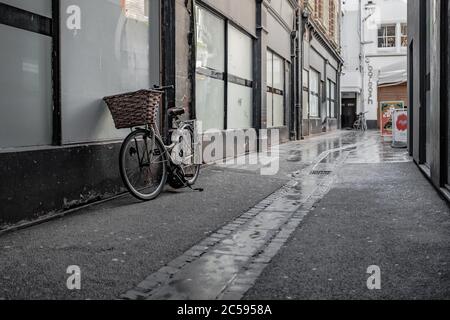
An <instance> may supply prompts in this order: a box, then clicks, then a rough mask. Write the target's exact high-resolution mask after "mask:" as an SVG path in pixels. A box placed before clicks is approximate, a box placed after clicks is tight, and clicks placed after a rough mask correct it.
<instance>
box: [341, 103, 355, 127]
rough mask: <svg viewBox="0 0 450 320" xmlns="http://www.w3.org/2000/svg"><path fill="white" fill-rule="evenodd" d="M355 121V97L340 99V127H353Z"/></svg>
mask: <svg viewBox="0 0 450 320" xmlns="http://www.w3.org/2000/svg"><path fill="white" fill-rule="evenodd" d="M355 121H356V97H354V98H343V99H342V129H347V128H353V124H354V123H355Z"/></svg>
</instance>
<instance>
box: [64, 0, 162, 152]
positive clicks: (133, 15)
mask: <svg viewBox="0 0 450 320" xmlns="http://www.w3.org/2000/svg"><path fill="white" fill-rule="evenodd" d="M60 2H61V15H62V16H63V17H67V13H66V10H67V8H68V7H70V6H73V5H76V6H78V7H79V8H80V12H79V15H78V18H77V13H76V11H74V12H75V13H74V14H72V15H74V19H75V20H76V19H79V27H80V29H77V28H75V27H76V24H75V25H73V26H71V28H68V27H67V19H66V18H64V19H61V69H62V70H61V73H62V74H61V85H62V90H61V91H62V135H63V143H67V144H69V143H84V142H93V141H108V140H111V139H122V138H123V136H125V135H126V134H127V133H128V132H127V130H116V129H115V127H114V124H113V121H112V118H111V115H110V113H109V111H108V109H107V108H106V106H105V104H104V103H103V101H102V97H105V96H109V95H113V94H118V93H123V92H129V91H135V90H139V89H142V88H150V87H151V86H152V85H153V84H156V83H157V81H158V78H159V65H158V62H159V59H154V57H155V56H156V57H159V46H158V42H157V41H158V39H157V37H155V39H153V41H154V42H152V43H150V39H151V37H153V34H154V33H159V25H158V24H156V23H155V21H156V18H157V17H158V9H157V8H153V7H152V8H153V9H152V10H151V12H150V11H149V10H150V7H149V0H123V1H119V0H114V1H91V0H60ZM152 3H153V1H152ZM152 5H153V4H152ZM150 16H151V18H150ZM158 37H159V36H158ZM154 60H156V62H154V63H150V61H154ZM152 71H153V72H152ZM155 78H156V79H155Z"/></svg>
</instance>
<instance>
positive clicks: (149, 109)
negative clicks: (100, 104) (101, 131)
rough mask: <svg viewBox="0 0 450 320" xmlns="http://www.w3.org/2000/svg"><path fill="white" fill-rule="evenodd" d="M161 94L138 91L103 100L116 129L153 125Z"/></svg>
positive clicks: (152, 91) (155, 120)
mask: <svg viewBox="0 0 450 320" xmlns="http://www.w3.org/2000/svg"><path fill="white" fill-rule="evenodd" d="M162 94H163V93H162V92H160V91H154V90H139V91H136V92H128V93H124V94H118V95H114V96H110V97H105V98H103V101H105V103H106V104H107V105H108V108H109V110H110V111H111V114H112V117H113V120H114V124H115V126H116V128H117V129H124V128H132V127H138V126H143V125H147V124H155V123H157V121H158V119H157V117H158V109H159V106H160V103H161V98H162Z"/></svg>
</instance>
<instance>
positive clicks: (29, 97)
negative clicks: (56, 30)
mask: <svg viewBox="0 0 450 320" xmlns="http://www.w3.org/2000/svg"><path fill="white" fill-rule="evenodd" d="M2 2H5V3H6V4H8V5H10V6H15V7H18V8H20V9H23V10H26V11H27V12H28V13H24V14H23V15H22V16H21V18H22V19H17V20H16V22H17V25H15V26H7V25H3V24H0V39H2V48H1V49H0V70H1V73H0V114H1V116H0V148H10V147H28V146H39V145H50V144H52V131H53V130H52V123H53V122H52V118H53V117H52V114H53V112H52V110H53V108H52V106H53V102H52V60H51V59H52V35H51V30H46V26H45V25H50V20H49V18H51V8H52V1H51V0H39V1H12V0H9V1H2ZM11 14H12V13H11ZM32 14H37V15H39V16H40V19H32ZM21 21H22V23H21ZM23 21H26V22H27V23H25V24H24V23H23ZM44 24H45V25H44ZM37 30H39V31H37Z"/></svg>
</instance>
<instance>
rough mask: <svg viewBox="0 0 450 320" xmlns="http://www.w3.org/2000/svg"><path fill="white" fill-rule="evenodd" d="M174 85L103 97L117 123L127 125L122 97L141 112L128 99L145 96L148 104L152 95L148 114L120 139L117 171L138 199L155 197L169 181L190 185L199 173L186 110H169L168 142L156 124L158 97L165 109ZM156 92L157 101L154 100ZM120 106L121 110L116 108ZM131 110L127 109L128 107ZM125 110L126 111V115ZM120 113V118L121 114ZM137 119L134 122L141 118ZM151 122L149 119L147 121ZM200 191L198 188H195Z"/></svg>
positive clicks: (193, 125) (192, 127)
mask: <svg viewBox="0 0 450 320" xmlns="http://www.w3.org/2000/svg"><path fill="white" fill-rule="evenodd" d="M173 88H174V86H162V87H159V86H154V90H141V91H138V92H135V93H128V94H124V95H117V96H113V97H106V98H104V100H105V102H107V104H108V106H109V107H110V110H111V113H112V114H113V118H114V121H115V123H116V127H118V128H120V127H122V128H123V127H126V126H130V124H131V122H130V120H128V119H127V120H126V121H125V122H127V121H128V123H125V124H122V123H120V121H121V120H124V119H123V118H124V117H130V114H128V113H127V112H124V111H123V109H120V107H119V105H122V106H123V105H124V104H125V103H122V104H121V101H125V102H128V107H129V109H132V110H131V111H132V112H142V110H141V109H137V107H136V106H133V105H132V103H130V101H142V99H138V98H139V97H141V96H144V97H145V99H143V100H144V101H145V104H148V102H147V101H148V99H147V96H150V98H152V97H153V98H154V100H150V101H154V102H153V106H151V107H152V108H153V109H151V108H150V107H149V110H150V115H146V118H147V119H148V118H149V117H150V118H151V119H150V121H146V123H139V124H140V125H139V126H137V125H133V126H130V127H131V128H130V130H131V133H130V134H129V135H128V136H127V137H126V138H125V140H124V142H123V143H122V147H121V149H120V155H119V167H120V175H121V178H122V180H123V182H124V185H125V187H126V188H127V190H128V191H129V192H130V193H131V194H132V195H133V196H134V197H135V198H137V199H139V200H142V201H150V200H153V199H155V198H157V197H158V196H159V195H160V194H161V192H162V191H163V189H164V187H165V185H166V184H167V183H168V184H169V185H170V186H171V187H172V188H174V189H180V188H187V187H188V188H191V189H193V188H192V186H193V185H194V184H195V183H196V181H197V179H198V177H199V174H200V164H198V161H196V160H197V159H196V151H197V150H198V149H197V148H198V146H199V142H198V141H196V121H195V120H188V121H185V120H182V119H181V117H182V116H183V115H184V114H185V110H184V109H183V108H176V107H175V108H172V109H169V110H168V115H167V116H168V117H169V124H170V123H171V127H172V130H171V133H172V142H171V144H170V145H165V144H164V143H163V138H162V136H161V134H160V132H159V129H158V126H157V124H156V123H157V114H158V113H157V109H158V107H159V104H160V101H161V97H162V96H164V99H163V100H164V109H165V110H166V109H167V90H169V89H173ZM156 96H159V102H157V101H156V100H157V99H156V98H155V97H156ZM119 110H120V111H119ZM128 111H130V110H128ZM125 114H126V115H125ZM121 117H122V118H121ZM141 121H142V120H140V121H136V120H135V123H136V122H141ZM149 122H150V123H149ZM196 190H199V191H203V190H201V189H196Z"/></svg>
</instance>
